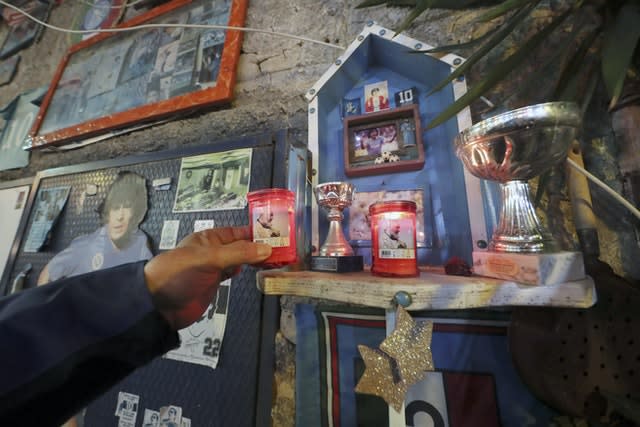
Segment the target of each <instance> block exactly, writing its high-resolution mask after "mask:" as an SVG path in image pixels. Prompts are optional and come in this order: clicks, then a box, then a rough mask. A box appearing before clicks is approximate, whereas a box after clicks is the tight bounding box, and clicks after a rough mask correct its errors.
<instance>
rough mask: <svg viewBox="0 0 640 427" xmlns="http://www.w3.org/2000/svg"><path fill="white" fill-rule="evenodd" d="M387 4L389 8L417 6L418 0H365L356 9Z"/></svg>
mask: <svg viewBox="0 0 640 427" xmlns="http://www.w3.org/2000/svg"><path fill="white" fill-rule="evenodd" d="M381 4H386V5H387V7H389V6H411V7H413V6H415V5H416V0H395V1H394V0H365V1H363V2H362V3H360V4H359V5H357V6H356V9H364V8H365V7H373V6H379V5H381Z"/></svg>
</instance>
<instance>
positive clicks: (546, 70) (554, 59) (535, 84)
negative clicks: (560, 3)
mask: <svg viewBox="0 0 640 427" xmlns="http://www.w3.org/2000/svg"><path fill="white" fill-rule="evenodd" d="M582 31H584V30H583V29H582V27H580V26H578V25H574V26H573V30H572V31H571V33H570V34H569V35H568V36H567V37H565V39H564V40H563V41H562V44H560V45H559V46H558V47H557V48H556V49H554V50H553V52H552V54H551V55H548V56H546V57H545V58H544V61H543V62H542V63H541V64H539V66H538V67H537V68H536V70H535V71H534V72H533V75H532V76H531V78H529V79H526V81H525V82H523V84H522V85H519V86H518V87H517V88H516V89H515V90H514V92H513V93H512V94H511V95H510V96H508V97H507V98H506V99H505V101H504V104H506V105H509V104H510V103H511V102H512V100H513V99H514V98H516V97H521V98H522V99H526V98H530V99H532V100H536V99H544V97H546V96H548V94H546V93H544V91H541V90H540V78H541V77H543V76H548V75H551V74H552V73H554V72H556V71H557V64H559V63H560V62H562V59H561V57H562V56H564V55H566V52H567V51H568V50H569V48H570V47H571V45H572V44H573V43H574V42H575V41H576V38H577V37H578V35H579V34H580V33H581V32H582ZM534 89H535V90H536V95H533V96H528V94H529V92H530V91H532V90H534ZM541 102H542V101H541Z"/></svg>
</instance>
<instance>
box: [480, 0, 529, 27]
mask: <svg viewBox="0 0 640 427" xmlns="http://www.w3.org/2000/svg"><path fill="white" fill-rule="evenodd" d="M529 2H531V0H505V1H504V2H502V4H500V5H498V6H496V7H494V8H493V9H491V10H489V11H487V12H486V13H483V14H482V15H480V16H479V17H478V18H477V19H476V21H478V22H487V21H491V20H492V19H495V18H497V17H499V16H502V15H504V14H506V13H509V12H511V11H512V10H515V9H520V7H522V6H523V5H524V4H526V3H529Z"/></svg>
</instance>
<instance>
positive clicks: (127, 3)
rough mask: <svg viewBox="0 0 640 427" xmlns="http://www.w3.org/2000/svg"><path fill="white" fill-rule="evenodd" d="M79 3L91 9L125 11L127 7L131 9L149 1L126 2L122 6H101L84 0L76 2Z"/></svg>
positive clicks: (135, 0)
mask: <svg viewBox="0 0 640 427" xmlns="http://www.w3.org/2000/svg"><path fill="white" fill-rule="evenodd" d="M76 1H77V2H78V3H82V4H86V5H88V6H91V7H97V8H98V9H124V8H125V7H129V6H133V5H136V4H138V3H142V2H143V1H147V0H134V1H132V2H131V3H129V2H126V1H125V2H124V3H122V4H121V5H120V6H111V5H109V6H105V5H101V4H98V3H95V2H90V1H84V0H76Z"/></svg>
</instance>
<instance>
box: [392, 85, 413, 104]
mask: <svg viewBox="0 0 640 427" xmlns="http://www.w3.org/2000/svg"><path fill="white" fill-rule="evenodd" d="M393 98H394V99H395V101H396V107H403V106H405V105H410V104H417V103H418V90H417V89H416V88H415V87H412V88H409V89H403V90H400V91H398V92H396V93H395V94H394V96H393Z"/></svg>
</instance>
